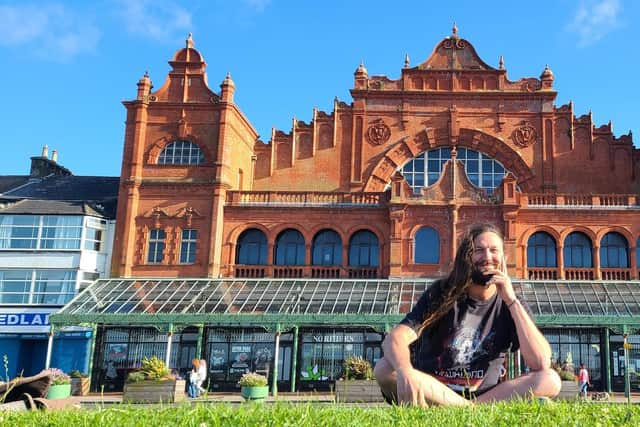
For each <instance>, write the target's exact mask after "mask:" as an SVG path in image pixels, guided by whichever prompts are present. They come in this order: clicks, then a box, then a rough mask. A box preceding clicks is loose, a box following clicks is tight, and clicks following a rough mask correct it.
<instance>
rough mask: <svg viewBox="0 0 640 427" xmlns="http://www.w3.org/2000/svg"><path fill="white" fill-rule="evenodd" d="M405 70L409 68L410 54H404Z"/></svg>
mask: <svg viewBox="0 0 640 427" xmlns="http://www.w3.org/2000/svg"><path fill="white" fill-rule="evenodd" d="M404 68H409V54H408V53H405V54H404Z"/></svg>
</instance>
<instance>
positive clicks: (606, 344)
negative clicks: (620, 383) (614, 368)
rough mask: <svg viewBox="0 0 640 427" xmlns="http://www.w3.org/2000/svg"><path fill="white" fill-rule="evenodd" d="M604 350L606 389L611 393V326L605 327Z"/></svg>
mask: <svg viewBox="0 0 640 427" xmlns="http://www.w3.org/2000/svg"><path fill="white" fill-rule="evenodd" d="M603 341H604V342H603V343H602V344H603V346H602V352H603V353H604V384H603V385H604V391H606V392H607V393H611V350H610V348H609V328H604V333H603Z"/></svg>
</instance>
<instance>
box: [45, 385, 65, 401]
mask: <svg viewBox="0 0 640 427" xmlns="http://www.w3.org/2000/svg"><path fill="white" fill-rule="evenodd" d="M69 396H71V384H58V385H52V386H49V392H48V393H47V399H51V400H55V399H66V398H67V397H69Z"/></svg>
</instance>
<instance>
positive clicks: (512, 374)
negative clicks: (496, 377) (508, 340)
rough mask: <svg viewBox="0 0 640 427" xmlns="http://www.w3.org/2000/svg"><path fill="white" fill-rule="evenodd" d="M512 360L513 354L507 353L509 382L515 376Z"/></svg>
mask: <svg viewBox="0 0 640 427" xmlns="http://www.w3.org/2000/svg"><path fill="white" fill-rule="evenodd" d="M513 360H514V357H513V352H512V351H509V374H508V375H509V377H508V378H509V379H510V380H512V379H513V378H514V375H515V369H513Z"/></svg>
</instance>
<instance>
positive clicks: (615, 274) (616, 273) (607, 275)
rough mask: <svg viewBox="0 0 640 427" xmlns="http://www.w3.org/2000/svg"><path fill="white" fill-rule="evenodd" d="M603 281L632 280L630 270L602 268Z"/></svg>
mask: <svg viewBox="0 0 640 427" xmlns="http://www.w3.org/2000/svg"><path fill="white" fill-rule="evenodd" d="M600 275H601V276H602V280H631V269H630V268H601V269H600Z"/></svg>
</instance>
